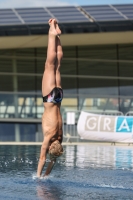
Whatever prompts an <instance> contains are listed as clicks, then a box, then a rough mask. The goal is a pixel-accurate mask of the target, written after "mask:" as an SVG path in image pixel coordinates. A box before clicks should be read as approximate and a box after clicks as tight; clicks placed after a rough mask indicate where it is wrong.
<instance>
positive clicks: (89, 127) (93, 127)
mask: <svg viewBox="0 0 133 200" xmlns="http://www.w3.org/2000/svg"><path fill="white" fill-rule="evenodd" d="M91 120H95V121H96V118H95V117H91V118H89V119H88V120H87V128H88V129H90V130H93V129H95V128H96V123H93V126H90V125H92V123H90V121H91ZM89 123H90V124H89Z"/></svg>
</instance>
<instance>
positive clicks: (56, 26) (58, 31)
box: [55, 21, 61, 36]
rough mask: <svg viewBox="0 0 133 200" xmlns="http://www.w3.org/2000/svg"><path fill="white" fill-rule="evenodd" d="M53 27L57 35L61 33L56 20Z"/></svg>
mask: <svg viewBox="0 0 133 200" xmlns="http://www.w3.org/2000/svg"><path fill="white" fill-rule="evenodd" d="M55 28H56V32H57V34H58V36H59V35H61V30H60V28H59V25H58V22H57V21H56V23H55Z"/></svg>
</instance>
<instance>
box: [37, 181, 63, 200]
mask: <svg viewBox="0 0 133 200" xmlns="http://www.w3.org/2000/svg"><path fill="white" fill-rule="evenodd" d="M36 190H37V196H38V198H39V199H40V200H42V199H43V200H44V199H45V200H59V199H60V196H61V194H62V193H61V191H60V188H58V187H57V186H56V185H55V184H53V183H52V181H50V180H49V179H45V180H43V181H42V180H40V181H38V185H37V187H36Z"/></svg>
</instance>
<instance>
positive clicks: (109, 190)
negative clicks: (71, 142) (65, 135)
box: [0, 145, 133, 200]
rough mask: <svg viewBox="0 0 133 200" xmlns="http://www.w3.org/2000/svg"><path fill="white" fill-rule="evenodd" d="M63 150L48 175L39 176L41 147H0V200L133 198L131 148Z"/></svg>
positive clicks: (75, 148)
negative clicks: (37, 175) (37, 173)
mask: <svg viewBox="0 0 133 200" xmlns="http://www.w3.org/2000/svg"><path fill="white" fill-rule="evenodd" d="M64 149H65V152H64V154H63V156H61V157H60V158H59V159H58V160H57V162H56V165H55V167H54V169H53V171H52V173H51V175H49V176H48V177H46V178H41V179H38V178H37V177H36V169H37V163H38V157H39V152H40V147H38V146H0V176H1V180H0V187H1V191H2V192H1V194H0V199H3V200H7V199H14V200H15V199H22V200H24V199H32V200H34V199H35V200H36V199H51V200H59V199H61V200H67V199H68V200H69V199H72V200H78V199H79V200H83V199H85V200H86V199H87V200H89V199H110V200H115V199H117V200H119V199H120V200H125V199H126V200H128V199H133V198H132V196H133V181H132V176H133V161H132V155H133V149H132V147H113V146H98V145H88V146H87V145H86V146H81V145H80V146H66V147H64ZM48 162H49V159H47V163H48ZM47 163H46V165H47Z"/></svg>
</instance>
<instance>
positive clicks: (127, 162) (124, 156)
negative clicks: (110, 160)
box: [115, 148, 133, 169]
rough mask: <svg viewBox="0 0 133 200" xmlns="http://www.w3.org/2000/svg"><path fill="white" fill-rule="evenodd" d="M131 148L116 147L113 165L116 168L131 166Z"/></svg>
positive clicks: (132, 165)
mask: <svg viewBox="0 0 133 200" xmlns="http://www.w3.org/2000/svg"><path fill="white" fill-rule="evenodd" d="M132 157H133V150H131V149H125V150H124V151H122V150H121V149H118V148H116V151H115V166H116V168H126V169H132V168H133V159H132Z"/></svg>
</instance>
